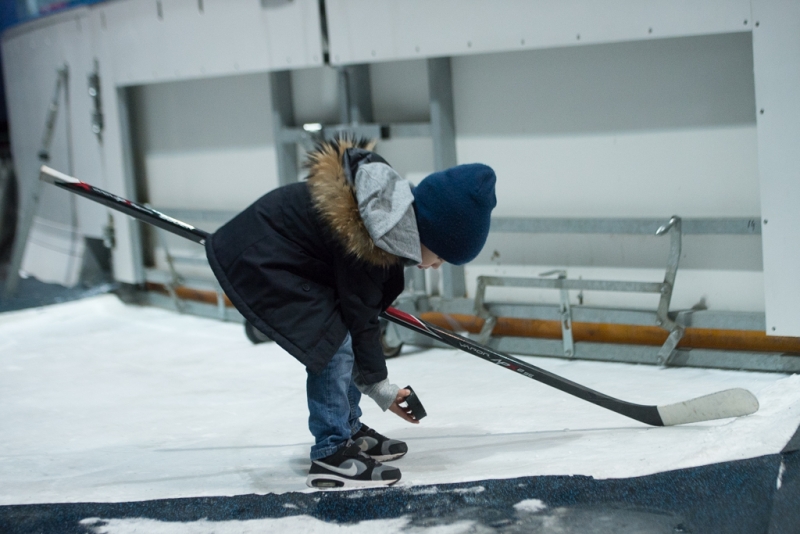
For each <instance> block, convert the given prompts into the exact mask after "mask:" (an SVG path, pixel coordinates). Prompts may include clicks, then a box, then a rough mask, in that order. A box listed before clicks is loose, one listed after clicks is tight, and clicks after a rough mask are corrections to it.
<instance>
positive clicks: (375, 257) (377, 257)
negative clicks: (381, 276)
mask: <svg viewBox="0 0 800 534" xmlns="http://www.w3.org/2000/svg"><path fill="white" fill-rule="evenodd" d="M374 146H375V143H374V142H373V141H369V140H366V139H358V140H356V139H346V138H345V139H336V140H333V141H324V142H321V143H319V144H318V145H317V146H316V147H315V149H314V150H313V151H312V152H310V153H309V154H308V156H307V159H306V162H305V167H306V168H307V169H308V187H309V191H310V193H311V199H312V202H313V204H314V207H315V208H316V210H317V212H318V213H319V214H320V217H321V219H322V221H323V222H324V223H325V224H327V225H328V227H329V228H330V229H331V230H332V231H333V235H334V236H336V238H337V239H338V240H339V242H340V243H341V244H342V245H343V246H344V249H345V250H346V251H347V252H348V253H350V254H352V255H353V256H355V257H356V258H358V259H360V260H363V261H365V262H367V263H369V264H372V265H375V266H379V267H388V266H391V265H395V264H397V263H399V262H401V261H403V260H402V258H400V257H398V256H396V255H394V254H391V253H389V252H387V251H385V250H383V249H381V248H379V247H378V246H377V245H376V244H375V241H374V240H373V239H372V237H371V236H370V234H369V231H368V230H367V227H366V225H365V223H364V221H363V220H362V218H361V214H360V212H359V207H358V201H357V200H356V194H355V190H354V187H353V185H352V184H351V183H350V181H349V180H348V179H347V173H348V170H347V169H346V168H345V165H344V155H345V151H346V150H347V149H349V148H360V149H364V150H372V149H373V148H374Z"/></svg>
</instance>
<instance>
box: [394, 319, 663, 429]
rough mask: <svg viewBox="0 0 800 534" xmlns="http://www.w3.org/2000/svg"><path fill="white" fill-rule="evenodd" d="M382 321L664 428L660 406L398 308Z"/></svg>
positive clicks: (619, 412)
mask: <svg viewBox="0 0 800 534" xmlns="http://www.w3.org/2000/svg"><path fill="white" fill-rule="evenodd" d="M382 315H383V317H384V318H385V319H387V320H389V321H392V322H393V323H397V324H399V325H401V326H404V327H406V328H409V329H411V330H414V331H415V332H419V333H420V334H423V335H425V336H428V337H430V338H433V339H435V340H437V341H441V342H442V343H445V344H447V345H450V346H451V347H454V348H456V349H459V350H463V351H464V352H468V353H470V354H473V355H475V356H477V357H479V358H481V359H483V360H486V361H487V362H491V363H493V364H495V365H499V366H500V367H504V368H506V369H508V370H510V371H514V372H515V373H518V374H521V375H523V376H526V377H528V378H532V379H533V380H536V381H538V382H541V383H543V384H547V385H548V386H551V387H554V388H556V389H559V390H561V391H563V392H565V393H569V394H570V395H573V396H575V397H578V398H580V399H583V400H585V401H588V402H591V403H592V404H596V405H598V406H602V407H603V408H606V409H608V410H611V411H613V412H616V413H618V414H620V415H624V416H626V417H630V418H632V419H636V420H637V421H640V422H642V423H646V424H648V425H653V426H664V422H663V421H662V419H661V415H660V414H659V412H658V407H657V406H646V405H642V404H634V403H631V402H626V401H623V400H620V399H617V398H614V397H609V396H608V395H605V394H603V393H600V392H599V391H595V390H593V389H590V388H587V387H586V386H582V385H580V384H577V383H575V382H572V381H571V380H567V379H566V378H564V377H561V376H558V375H556V374H553V373H551V372H549V371H545V370H544V369H542V368H540V367H536V366H535V365H531V364H529V363H527V362H524V361H522V360H520V359H518V358H514V357H513V356H510V355H508V354H506V353H504V352H500V351H498V350H494V349H492V348H489V347H486V346H484V345H481V344H479V343H476V342H474V341H472V340H471V339H467V338H465V337H462V336H459V335H458V334H455V333H453V332H450V331H449V330H445V329H443V328H439V327H438V326H436V325H433V324H431V323H429V322H427V321H423V320H422V319H419V318H418V317H415V316H413V315H411V314H410V313H406V312H403V311H400V310H398V309H396V308H388V309H387V310H386V311H385V312H384V313H383V314H382Z"/></svg>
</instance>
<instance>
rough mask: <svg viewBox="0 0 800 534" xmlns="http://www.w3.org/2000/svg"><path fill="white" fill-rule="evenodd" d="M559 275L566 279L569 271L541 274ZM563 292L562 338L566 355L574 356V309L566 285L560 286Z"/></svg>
mask: <svg viewBox="0 0 800 534" xmlns="http://www.w3.org/2000/svg"><path fill="white" fill-rule="evenodd" d="M553 275H557V276H558V280H565V279H566V278H567V271H559V270H555V271H547V272H546V273H541V274H540V275H539V276H542V277H547V276H553ZM560 293H561V306H560V309H559V313H560V314H561V339H562V340H563V342H564V356H566V357H567V358H572V357H573V356H575V344H574V342H573V339H572V309H571V308H570V306H569V290H568V289H567V288H566V287H563V286H562V287H561V288H560Z"/></svg>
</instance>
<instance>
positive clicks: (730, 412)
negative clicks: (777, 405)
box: [658, 388, 758, 426]
mask: <svg viewBox="0 0 800 534" xmlns="http://www.w3.org/2000/svg"><path fill="white" fill-rule="evenodd" d="M757 411H758V399H757V398H756V397H755V395H753V394H752V393H750V392H749V391H747V390H746V389H741V388H734V389H726V390H724V391H718V392H716V393H711V394H710V395H704V396H702V397H697V398H695V399H691V400H687V401H684V402H678V403H675V404H668V405H666V406H659V407H658V413H659V415H660V416H661V421H662V422H663V423H664V426H672V425H685V424H687V423H698V422H700V421H710V420H712V419H727V418H728V417H740V416H742V415H750V414H753V413H756V412H757Z"/></svg>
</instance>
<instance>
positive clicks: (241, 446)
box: [0, 295, 800, 524]
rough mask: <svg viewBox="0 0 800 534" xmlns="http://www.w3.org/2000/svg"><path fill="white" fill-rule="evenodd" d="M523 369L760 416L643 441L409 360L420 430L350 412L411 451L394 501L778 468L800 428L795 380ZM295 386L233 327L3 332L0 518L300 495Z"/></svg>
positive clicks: (120, 319) (26, 314) (437, 361)
mask: <svg viewBox="0 0 800 534" xmlns="http://www.w3.org/2000/svg"><path fill="white" fill-rule="evenodd" d="M524 359H526V360H527V361H530V362H531V363H533V364H534V365H537V366H540V367H542V368H544V369H546V370H548V371H551V372H554V373H556V374H559V375H562V376H564V377H566V378H568V379H570V380H573V381H575V382H578V383H581V384H585V385H586V386H589V387H591V388H594V389H597V390H599V391H601V392H603V393H606V394H608V395H612V396H615V397H620V398H622V399H625V400H628V401H631V402H637V403H643V404H669V403H673V402H679V401H682V400H686V399H689V398H693V397H697V396H700V395H705V394H708V393H712V392H715V391H719V390H722V389H727V388H732V387H744V388H747V389H749V390H750V391H752V392H753V393H754V394H755V395H756V396H757V397H758V400H759V402H760V404H761V408H760V410H759V411H758V412H757V413H756V414H754V415H752V416H748V417H743V418H738V419H727V420H722V421H713V422H707V423H695V424H691V425H685V426H677V427H669V428H654V427H648V426H646V425H644V424H641V423H638V422H636V421H633V420H631V419H628V418H626V417H623V416H621V415H618V414H615V413H613V412H610V411H607V410H604V409H602V408H599V407H597V406H594V405H592V404H589V403H586V402H584V401H581V400H579V399H576V398H574V397H571V396H569V395H567V394H565V393H562V392H559V391H557V390H554V389H552V388H550V387H548V386H545V385H543V384H540V383H538V382H536V381H533V380H530V379H528V378H525V377H522V376H519V375H517V374H515V373H511V372H508V371H507V370H504V369H502V368H500V367H497V366H494V365H491V364H489V363H487V362H484V361H482V360H481V359H479V358H476V357H474V356H471V355H469V354H466V353H463V352H459V351H455V350H443V349H438V350H427V351H419V352H410V353H406V354H404V355H402V356H400V357H398V358H395V359H392V360H389V362H388V366H389V378H390V379H391V380H392V381H393V382H394V383H396V384H399V385H405V384H411V385H412V386H414V389H415V391H416V392H417V393H418V394H419V395H420V398H421V400H422V402H423V404H424V405H425V408H426V409H427V411H428V414H429V415H428V417H427V418H426V419H424V420H423V421H422V423H421V424H419V425H413V426H412V425H409V424H407V423H405V422H404V421H402V420H401V419H400V418H398V417H396V416H394V415H393V414H391V413H390V412H386V413H383V412H381V411H380V409H379V408H378V407H377V406H375V405H374V403H373V402H372V401H370V400H369V399H366V398H365V399H363V401H362V409H363V410H364V417H363V420H364V421H365V422H366V423H367V424H369V425H370V426H373V427H375V428H376V429H378V431H380V432H381V433H383V434H386V435H389V436H391V437H393V438H398V439H403V440H405V441H407V442H408V445H409V453H408V455H406V456H405V457H404V458H402V459H401V460H399V461H397V462H394V465H396V466H397V467H399V468H400V469H401V470H402V473H403V478H402V480H401V481H400V483H399V485H400V486H405V487H409V489H411V490H412V491H420V490H423V488H416V489H415V488H413V487H414V486H419V485H426V484H436V483H449V482H466V481H475V480H482V479H491V478H512V477H520V476H535V475H588V476H593V477H596V478H623V477H633V476H642V475H647V474H652V473H657V472H661V471H667V470H672V469H680V468H687V467H694V466H698V465H705V464H710V463H715V462H722V461H729V460H738V459H744V458H752V457H756V456H761V455H764V454H774V453H778V452H780V450H781V449H782V448H783V446H784V445H785V444H786V443H787V441H788V440H789V439H790V438H791V436H792V434H793V432H794V430H795V428H797V426H798V424H800V377H799V376H788V377H787V376H786V375H782V374H773V373H750V372H735V371H721V370H710V369H688V368H669V369H660V368H658V367H654V366H647V365H628V364H615V363H603V362H586V361H568V360H559V359H549V358H528V357H526V358H524ZM305 377H306V373H305V369H304V368H303V366H302V365H300V364H299V363H298V362H297V361H296V360H295V359H294V358H292V357H291V356H289V355H287V354H286V353H285V352H284V351H283V350H281V349H280V348H279V347H278V346H277V345H275V344H273V343H267V344H262V345H255V346H254V345H251V344H250V342H249V341H248V340H247V339H246V338H245V336H244V333H243V328H242V327H241V325H239V324H231V323H221V322H218V321H214V320H210V319H203V318H199V317H193V316H185V315H179V314H176V313H172V312H168V311H165V310H161V309H157V308H147V307H137V306H126V305H124V304H122V303H121V302H119V301H118V300H117V299H116V297H114V296H112V295H104V296H99V297H93V298H90V299H85V300H81V301H76V302H70V303H65V304H59V305H55V306H50V307H46V308H39V309H33V310H25V311H21V312H11V313H4V314H0V480H2V484H0V504H27V503H43V502H45V503H46V502H50V503H52V502H87V501H88V502H120V501H135V500H146V499H160V498H175V497H200V496H212V495H218V496H222V495H241V494H249V493H257V494H264V493H282V492H287V491H310V490H308V488H306V486H305V477H306V474H307V470H308V467H309V465H310V462H309V460H308V452H309V448H310V446H311V444H312V438H311V435H310V434H309V432H308V430H307V428H306V421H307V417H308V414H307V408H306V400H305ZM215 524H216V523H215Z"/></svg>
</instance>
